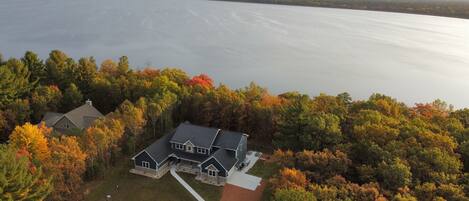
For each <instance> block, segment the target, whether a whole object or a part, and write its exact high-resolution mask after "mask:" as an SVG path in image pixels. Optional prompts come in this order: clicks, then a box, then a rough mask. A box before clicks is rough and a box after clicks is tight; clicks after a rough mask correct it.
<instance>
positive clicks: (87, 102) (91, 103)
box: [85, 99, 93, 106]
mask: <svg viewBox="0 0 469 201" xmlns="http://www.w3.org/2000/svg"><path fill="white" fill-rule="evenodd" d="M85 103H86V104H87V105H90V106H93V102H91V100H90V99H88V100H86V101H85Z"/></svg>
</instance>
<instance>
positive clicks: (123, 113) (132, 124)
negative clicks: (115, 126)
mask: <svg viewBox="0 0 469 201" xmlns="http://www.w3.org/2000/svg"><path fill="white" fill-rule="evenodd" d="M114 114H115V115H117V117H116V118H119V119H120V120H121V122H123V123H124V125H125V128H126V129H127V130H128V131H129V132H128V135H127V146H128V151H129V153H134V152H135V146H136V144H137V143H139V142H140V136H141V134H142V132H143V126H145V124H146V119H145V115H144V111H143V110H142V108H138V107H135V106H134V105H133V104H132V103H131V102H130V101H128V100H126V101H124V102H123V103H122V104H121V105H120V106H119V108H118V109H117V112H116V113H114Z"/></svg>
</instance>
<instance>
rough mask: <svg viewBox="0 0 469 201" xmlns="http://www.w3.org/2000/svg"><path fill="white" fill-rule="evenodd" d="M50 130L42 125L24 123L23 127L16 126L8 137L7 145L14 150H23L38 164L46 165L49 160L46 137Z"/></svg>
mask: <svg viewBox="0 0 469 201" xmlns="http://www.w3.org/2000/svg"><path fill="white" fill-rule="evenodd" d="M50 132H51V130H50V129H49V128H47V127H45V126H44V125H39V126H38V125H32V124H30V123H26V124H24V125H23V126H17V127H16V128H15V130H13V133H12V134H11V135H10V140H9V145H10V146H12V147H14V148H16V149H25V150H27V151H28V152H29V153H31V156H32V158H33V160H37V161H38V163H39V164H44V163H47V162H48V161H49V159H50V156H51V155H50V154H51V152H50V149H49V146H48V142H47V139H46V136H47V135H49V133H50Z"/></svg>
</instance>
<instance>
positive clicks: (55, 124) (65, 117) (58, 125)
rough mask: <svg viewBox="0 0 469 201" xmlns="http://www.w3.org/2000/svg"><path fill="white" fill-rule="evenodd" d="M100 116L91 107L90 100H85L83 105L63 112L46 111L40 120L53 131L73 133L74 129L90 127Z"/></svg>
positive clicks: (99, 113) (101, 115)
mask: <svg viewBox="0 0 469 201" xmlns="http://www.w3.org/2000/svg"><path fill="white" fill-rule="evenodd" d="M100 117H104V115H103V114H101V112H99V111H98V110H97V109H96V108H95V107H93V104H92V102H91V101H90V100H87V101H86V102H85V104H84V105H82V106H80V107H78V108H75V109H73V110H71V111H69V112H67V113H65V114H62V113H55V112H47V113H46V114H45V115H44V118H42V122H44V123H45V125H46V126H47V127H50V128H53V129H54V130H55V131H58V132H61V133H73V132H74V131H81V130H83V129H86V128H88V127H90V126H91V124H92V123H93V122H94V121H95V120H96V119H98V118H100Z"/></svg>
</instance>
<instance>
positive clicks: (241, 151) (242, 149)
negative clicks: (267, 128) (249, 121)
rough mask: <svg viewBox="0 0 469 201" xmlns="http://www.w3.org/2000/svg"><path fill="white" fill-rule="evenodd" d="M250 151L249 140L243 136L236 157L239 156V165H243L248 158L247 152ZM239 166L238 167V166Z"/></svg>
mask: <svg viewBox="0 0 469 201" xmlns="http://www.w3.org/2000/svg"><path fill="white" fill-rule="evenodd" d="M247 150H248V138H247V137H246V136H245V135H243V137H241V140H240V142H239V145H238V149H237V150H236V155H237V156H238V164H240V163H242V162H243V161H244V159H245V158H246V152H247ZM238 164H237V165H238Z"/></svg>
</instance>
